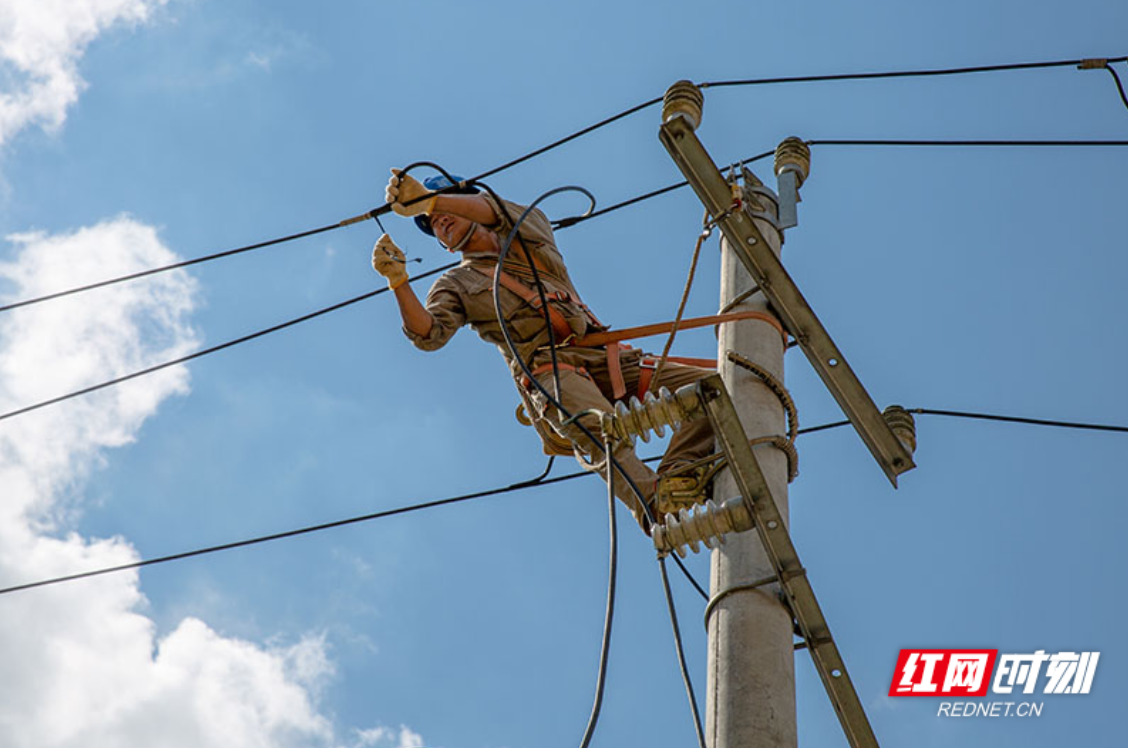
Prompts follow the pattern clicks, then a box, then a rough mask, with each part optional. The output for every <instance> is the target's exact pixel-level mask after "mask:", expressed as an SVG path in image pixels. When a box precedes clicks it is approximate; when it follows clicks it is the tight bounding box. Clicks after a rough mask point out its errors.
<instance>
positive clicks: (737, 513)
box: [651, 496, 753, 558]
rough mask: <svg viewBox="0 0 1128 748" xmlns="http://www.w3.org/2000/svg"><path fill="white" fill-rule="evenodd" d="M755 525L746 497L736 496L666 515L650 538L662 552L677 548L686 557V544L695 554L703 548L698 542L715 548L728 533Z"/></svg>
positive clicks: (722, 541)
mask: <svg viewBox="0 0 1128 748" xmlns="http://www.w3.org/2000/svg"><path fill="white" fill-rule="evenodd" d="M752 526H753V520H752V513H751V512H749V511H748V508H747V507H746V506H745V505H744V498H743V497H741V496H736V497H734V498H731V499H728V500H727V501H725V502H724V503H723V504H721V505H720V506H717V504H716V503H714V502H713V501H712V500H710V501H706V502H705V503H704V504H697V505H696V506H694V507H693V509H692V511H691V510H690V509H688V508H683V509H682V510H681V511H679V512H678V513H677V514H676V515H674V514H667V515H666V518H665V523H660V524H656V525H654V527H653V529H652V530H651V537H652V539H653V540H654V547H655V548H657V549H658V550H659V551H663V552H666V553H668V552H670V551H674V552H675V553H677V554H678V555H679V556H681V557H682V558H685V555H686V547H687V546H688V547H689V549H690V550H692V551H693V552H694V553H697V552H698V551H699V550H700V548H699V546H698V544H701V545H704V546H705V547H706V548H716V547H717V546H719V545H721V544H723V543H724V542H725V540H724V536H725V535H726V534H728V533H733V532H744V531H745V530H751V529H752Z"/></svg>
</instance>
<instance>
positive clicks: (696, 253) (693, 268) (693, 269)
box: [650, 211, 713, 392]
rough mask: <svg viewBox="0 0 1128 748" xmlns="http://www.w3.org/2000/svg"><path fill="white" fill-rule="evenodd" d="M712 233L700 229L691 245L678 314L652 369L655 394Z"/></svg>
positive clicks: (707, 215)
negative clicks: (701, 258)
mask: <svg viewBox="0 0 1128 748" xmlns="http://www.w3.org/2000/svg"><path fill="white" fill-rule="evenodd" d="M708 220H709V212H708V211H705V217H704V218H703V219H702V221H703V222H704V223H706V224H707V222H708ZM712 233H713V230H712V229H711V228H704V229H702V231H701V233H700V234H698V235H697V243H696V244H694V245H693V259H691V260H690V261H689V274H688V275H687V276H686V278H685V287H684V288H683V289H682V295H681V301H679V302H678V313H677V314H676V315H674V324H673V326H672V327H670V335H669V337H667V338H666V345H665V346H664V347H663V348H662V355H661V356H660V357H659V358H658V364H657V365H656V366H655V367H654V377H653V378H652V379H651V382H650V388H651V389H652V390H654V391H655V392H657V391H658V388H659V387H660V386H661V383H662V369H664V368H665V367H666V359H668V358H669V356H670V348H672V347H673V345H674V338H675V337H677V334H678V326H679V325H681V320H682V315H684V314H685V305H686V302H687V301H689V291H690V289H691V288H693V279H694V277H695V276H696V275H697V260H698V258H699V257H700V256H701V245H702V244H704V243H705V240H706V239H708V238H709V235H710V234H712Z"/></svg>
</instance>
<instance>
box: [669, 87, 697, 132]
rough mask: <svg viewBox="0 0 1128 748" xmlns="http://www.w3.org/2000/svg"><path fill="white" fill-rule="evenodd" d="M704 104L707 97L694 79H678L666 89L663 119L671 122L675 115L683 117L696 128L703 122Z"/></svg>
mask: <svg viewBox="0 0 1128 748" xmlns="http://www.w3.org/2000/svg"><path fill="white" fill-rule="evenodd" d="M704 104H705V97H704V96H703V95H702V93H701V89H700V88H698V87H697V85H696V84H694V82H693V81H684V80H683V81H678V82H677V83H675V84H674V85H672V86H670V87H669V88H667V89H666V95H665V96H664V97H663V98H662V121H663V122H669V121H670V120H672V119H673V118H675V117H682V118H684V119H685V121H686V122H688V123H689V126H690V127H691V128H692V129H694V130H696V129H697V126H698V125H700V124H701V110H702V108H703V106H704Z"/></svg>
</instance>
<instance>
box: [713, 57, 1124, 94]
mask: <svg viewBox="0 0 1128 748" xmlns="http://www.w3.org/2000/svg"><path fill="white" fill-rule="evenodd" d="M1088 59H1089V58H1082V59H1080V60H1054V61H1049V62H1016V63H1004V64H1001V65H975V66H972V67H960V68H925V69H917V70H890V71H879V72H873V73H835V74H831V75H797V76H788V77H784V78H746V79H743V80H728V81H710V82H706V83H698V84H697V85H698V88H722V87H725V86H762V85H767V84H775V83H820V82H824V81H846V80H875V79H879V78H927V77H933V76H942V75H967V74H970V73H999V72H1003V71H1011V70H1035V69H1039V68H1057V67H1081V66H1082V65H1083V64H1084V63H1085V62H1086V61H1087V60H1088ZM1102 59H1103V60H1104V61H1105V62H1124V61H1125V60H1128V57H1108V58H1102Z"/></svg>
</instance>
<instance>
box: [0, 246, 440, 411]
mask: <svg viewBox="0 0 1128 748" xmlns="http://www.w3.org/2000/svg"><path fill="white" fill-rule="evenodd" d="M457 264H458V263H457V262H452V263H449V264H447V265H443V266H441V267H437V268H433V269H432V270H428V271H427V272H425V273H420V274H419V275H417V276H415V277H414V278H412V279H411V280H412V281H416V280H420V279H422V278H426V277H428V276H431V275H435V274H436V273H441V272H442V271H444V270H448V269H450V268H452V267H454V266H455V265H457ZM387 290H388V289H387V288H380V289H377V290H375V291H369V292H368V293H364V294H361V295H360V296H354V297H352V298H351V299H346V300H345V301H341V302H338V303H336V304H333V305H331V306H327V307H324V308H322V309H318V310H317V311H315V312H310V313H309V314H303V315H302V316H300V317H295V318H294V319H291V320H287V321H286V322H282V323H280V324H277V325H273V326H271V327H268V328H266V329H265V330H259V331H258V332H253V333H251V334H249V335H243V336H242V337H239V338H235V339H234V340H228V341H227V342H225V343H220V344H219V345H213V346H211V347H209V348H203V349H201V350H198V351H196V352H195V353H189V354H188V355H187V356H181V357H180V358H176V359H173V360H171V361H165V362H163V363H160V364H156V365H154V366H150V367H148V368H145V369H141V370H140V371H135V372H132V373H130V374H125V375H124V376H120V377H116V378H114V379H109V380H107V381H105V382H99V383H98V384H93V385H90V386H89V387H83V388H82V389H80V390H75V391H74V392H68V393H67V394H65V395H59V396H57V397H52V398H50V399H47V400H41V401H40V402H37V403H33V404H32V405H25V406H24V407H22V408H17V409H15V410H10V411H8V412H7V413H0V421H4V420H7V419H9V418H15V417H16V416H20V415H23V414H24V413H30V412H31V411H33V410H39V409H40V408H46V407H47V406H48V405H55V404H57V403H61V402H63V401H64V400H70V399H72V398H76V397H81V396H82V395H88V394H90V393H92V392H97V391H98V390H102V389H105V388H106V387H112V386H114V385H117V384H121V383H122V382H128V381H129V380H131V379H137V378H138V377H143V376H145V375H147V374H152V373H154V372H157V371H160V370H162V369H167V368H169V367H170V366H177V365H179V364H183V363H187V362H189V361H192V360H194V359H197V358H200V357H202V356H207V355H210V354H212V353H217V352H219V351H222V350H224V349H226V348H231V347H232V346H236V345H241V344H243V343H247V342H250V341H252V340H254V339H256V338H261V337H263V336H264V335H269V334H271V333H274V332H278V331H279V330H284V329H286V328H287V327H293V326H294V325H298V324H301V323H302V322H308V321H309V320H311V319H314V318H316V317H320V316H322V315H325V314H329V313H330V312H335V311H337V310H338V309H344V308H345V307H347V306H351V305H353V304H356V303H359V302H361V301H364V300H366V299H371V298H372V297H373V296H379V295H380V294H382V293H385V292H387Z"/></svg>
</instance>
